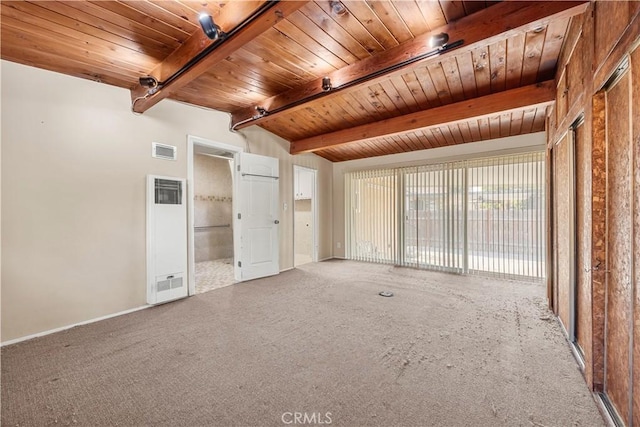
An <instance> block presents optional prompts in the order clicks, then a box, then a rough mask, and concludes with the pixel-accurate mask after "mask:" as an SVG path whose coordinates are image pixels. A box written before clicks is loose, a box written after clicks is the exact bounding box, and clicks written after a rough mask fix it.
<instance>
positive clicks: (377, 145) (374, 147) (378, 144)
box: [361, 139, 387, 156]
mask: <svg viewBox="0 0 640 427" xmlns="http://www.w3.org/2000/svg"><path fill="white" fill-rule="evenodd" d="M361 144H362V145H364V146H366V147H369V149H370V150H371V151H373V152H375V153H377V155H378V156H384V155H385V154H387V153H386V151H385V150H384V148H383V146H384V141H382V140H380V139H375V140H372V141H363V142H362V143H361Z"/></svg>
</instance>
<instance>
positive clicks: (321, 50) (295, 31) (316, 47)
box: [275, 19, 349, 69]
mask: <svg viewBox="0 0 640 427" xmlns="http://www.w3.org/2000/svg"><path fill="white" fill-rule="evenodd" d="M275 28H276V29H277V30H278V31H280V32H282V33H283V34H285V35H286V36H287V37H289V38H291V39H293V40H297V41H298V42H299V43H300V44H301V45H303V46H309V47H308V49H309V50H311V51H312V52H314V53H315V54H316V55H318V56H319V57H321V58H322V59H323V60H324V61H326V62H328V63H330V64H331V65H332V66H333V67H335V68H336V69H339V68H342V67H344V66H347V65H349V63H348V62H346V61H343V60H342V59H341V58H340V57H339V56H337V55H335V54H334V53H333V52H331V51H330V50H329V49H327V48H325V47H324V46H323V45H321V44H320V43H318V42H317V41H316V40H315V39H314V38H312V37H310V36H309V35H308V34H307V33H305V32H304V31H302V30H301V29H300V28H298V27H296V26H295V25H293V23H292V22H291V21H290V20H288V19H285V20H282V21H280V22H279V23H278V24H277V25H276V26H275Z"/></svg>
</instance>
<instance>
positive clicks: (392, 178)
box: [345, 152, 545, 278]
mask: <svg viewBox="0 0 640 427" xmlns="http://www.w3.org/2000/svg"><path fill="white" fill-rule="evenodd" d="M544 176H545V175H544V153H542V152H535V153H526V154H517V155H509V156H501V157H493V158H487V159H479V160H465V161H457V162H449V163H442V164H437V165H428V166H418V167H405V168H396V169H384V170H375V171H358V172H351V173H348V174H347V175H346V176H345V196H346V205H345V207H346V245H347V247H346V248H347V258H350V259H354V260H360V261H369V262H381V263H390V264H397V265H403V266H410V267H417V268H424V269H431V270H441V271H451V272H457V273H463V274H481V275H499V276H504V277H516V276H517V277H529V278H544V274H545V264H544V263H545V232H544V230H545V224H544V218H545V216H544V210H545V207H544Z"/></svg>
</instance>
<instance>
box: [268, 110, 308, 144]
mask: <svg viewBox="0 0 640 427" xmlns="http://www.w3.org/2000/svg"><path fill="white" fill-rule="evenodd" d="M303 116H304V115H303V114H302V113H301V114H297V115H296V116H286V117H278V118H276V119H275V120H274V121H272V122H269V123H267V124H265V126H263V127H262V128H263V129H265V130H267V131H269V132H277V131H278V130H279V129H286V130H287V133H284V134H281V135H282V138H283V139H286V140H287V141H291V140H293V139H295V138H297V137H298V136H299V135H305V134H306V132H309V131H310V130H309V128H308V127H307V122H306V121H305V120H304V119H303V118H302V117H303Z"/></svg>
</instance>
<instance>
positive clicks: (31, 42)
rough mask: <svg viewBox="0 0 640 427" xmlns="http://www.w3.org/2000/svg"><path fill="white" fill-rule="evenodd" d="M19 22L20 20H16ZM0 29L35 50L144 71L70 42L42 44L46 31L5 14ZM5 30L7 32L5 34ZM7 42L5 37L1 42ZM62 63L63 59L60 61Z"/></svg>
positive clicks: (129, 70) (101, 64)
mask: <svg viewBox="0 0 640 427" xmlns="http://www.w3.org/2000/svg"><path fill="white" fill-rule="evenodd" d="M18 22H20V21H18ZM2 30H3V39H5V37H12V40H14V41H15V40H20V42H21V44H22V45H24V44H26V45H27V46H30V47H31V48H33V49H35V50H43V51H45V52H50V53H53V54H56V55H58V56H59V57H60V58H65V57H69V58H72V59H75V60H77V61H81V62H82V61H85V62H90V63H93V64H100V66H101V67H104V68H114V69H116V70H121V71H122V72H124V73H126V74H129V73H133V74H135V75H140V74H142V73H143V72H144V69H145V67H141V66H136V65H135V64H130V63H127V62H123V61H119V60H114V59H112V57H109V56H105V55H102V54H98V53H96V52H91V51H89V50H87V49H78V47H77V46H76V45H74V44H72V43H68V42H64V41H62V40H59V41H58V40H56V41H55V42H54V43H51V42H49V43H47V44H44V43H43V42H42V41H43V40H46V34H44V33H46V31H45V30H41V29H39V28H29V29H28V30H27V29H25V28H24V26H23V25H22V24H20V23H17V24H16V22H15V21H14V20H13V18H9V17H7V16H5V17H3V18H2ZM5 31H6V32H7V34H6V35H5ZM5 43H7V40H6V39H5V40H4V42H3V44H5ZM62 62H63V63H64V59H63V61H62Z"/></svg>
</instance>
